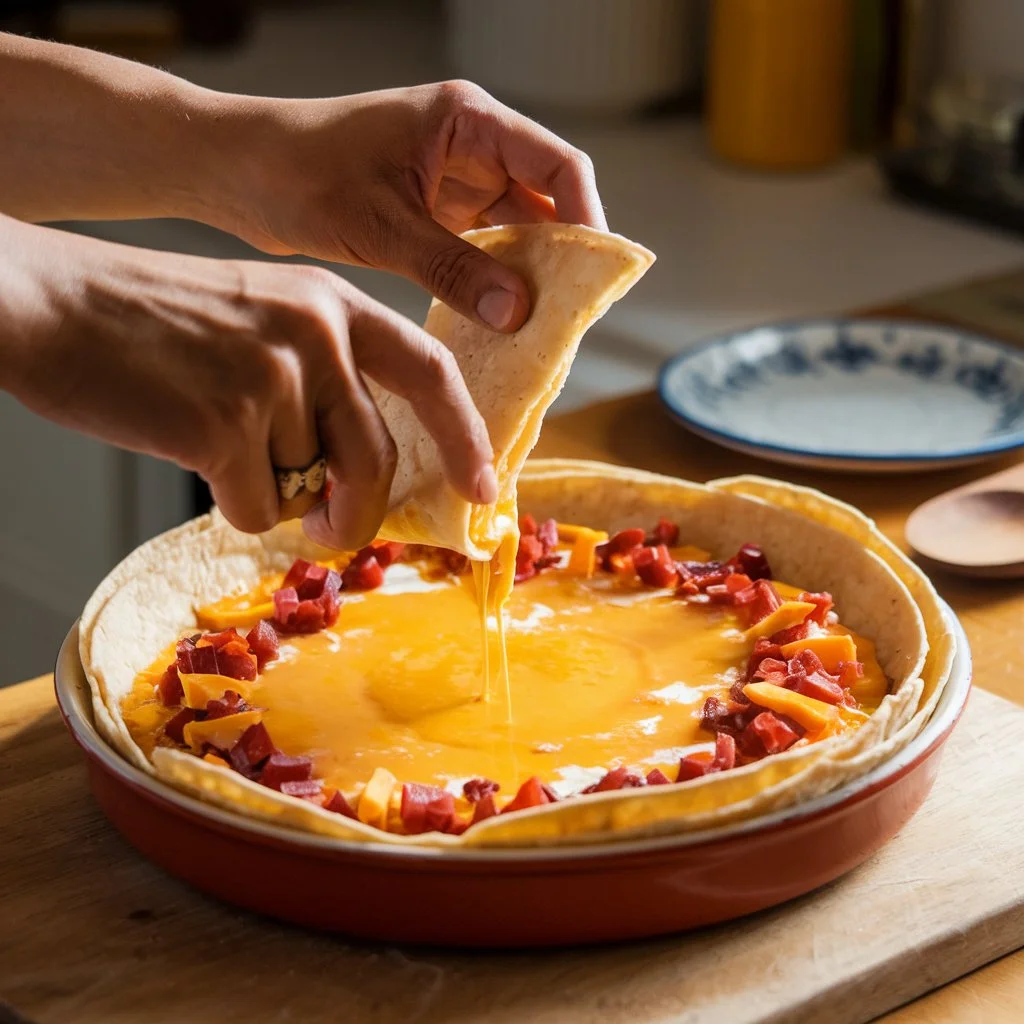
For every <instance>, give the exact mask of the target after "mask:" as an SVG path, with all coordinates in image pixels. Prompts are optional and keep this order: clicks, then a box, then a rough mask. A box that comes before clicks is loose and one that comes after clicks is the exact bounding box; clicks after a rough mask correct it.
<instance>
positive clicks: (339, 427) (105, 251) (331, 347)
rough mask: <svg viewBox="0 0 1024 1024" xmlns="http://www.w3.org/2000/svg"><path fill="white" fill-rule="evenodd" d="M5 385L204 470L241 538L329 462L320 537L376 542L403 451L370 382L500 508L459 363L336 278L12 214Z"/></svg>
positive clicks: (3, 252) (459, 485)
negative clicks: (301, 476) (68, 229)
mask: <svg viewBox="0 0 1024 1024" xmlns="http://www.w3.org/2000/svg"><path fill="white" fill-rule="evenodd" d="M0 264H2V265H3V266H4V267H5V268H7V269H6V270H5V287H4V290H3V293H2V294H0V322H2V323H3V324H4V325H5V331H4V332H3V333H0V387H3V389H4V390H7V391H9V392H11V393H12V394H13V395H14V396H15V397H16V398H18V399H19V400H20V401H22V402H23V403H24V404H25V405H27V406H29V407H30V408H32V409H34V410H35V411H37V412H39V413H41V414H42V415H44V416H46V417H48V418H49V419H51V420H54V421H55V422H58V423H61V424H64V425H66V426H69V427H72V428H74V429H77V430H80V431H82V432H84V433H87V434H91V435H92V436H94V437H97V438H100V439H101V440H105V441H109V442H112V443H113V444H117V445H119V446H121V447H124V448H129V449H132V450H134V451H139V452H144V453H146V454H149V455H155V456H158V457H161V458H165V459H171V460H173V461H174V462H176V463H178V465H180V466H182V467H184V468H186V469H189V470H194V471H195V472H197V473H199V474H200V475H202V476H203V477H204V479H206V480H207V481H208V482H209V484H210V486H211V489H212V491H213V495H214V498H215V500H216V501H217V504H218V506H219V507H220V508H221V510H222V511H223V513H224V515H225V516H226V517H227V518H228V520H229V521H230V522H231V523H233V524H234V525H235V526H236V527H238V528H239V529H241V530H246V531H249V532H259V531H262V530H266V529H269V528H270V527H271V526H273V525H274V524H275V523H276V522H277V521H278V518H279V501H278V493H277V485H276V480H275V477H274V473H273V467H279V468H293V467H304V466H306V465H308V464H309V463H310V462H311V461H312V460H313V459H314V458H315V456H316V455H317V454H318V453H319V452H320V451H321V450H322V452H323V454H324V455H325V457H326V459H327V464H328V469H329V471H330V473H331V476H332V479H333V480H334V488H333V491H332V493H331V497H330V500H329V502H323V503H321V504H320V505H318V506H317V507H316V508H314V509H313V510H312V511H311V512H309V513H308V514H307V516H306V518H305V522H304V525H305V528H306V532H307V533H308V534H309V535H310V536H311V537H312V538H313V539H314V540H316V541H318V542H319V543H322V544H325V545H326V546H329V547H334V548H347V549H351V548H356V547H359V546H360V545H362V544H364V543H366V542H367V541H369V540H370V539H371V538H372V537H373V536H374V534H375V533H376V531H377V528H378V526H379V525H380V523H381V521H382V519H383V518H384V514H385V512H386V510H387V501H388V493H389V490H390V484H391V478H392V474H393V471H394V467H395V449H394V443H393V441H392V439H391V437H390V435H389V433H388V430H387V427H386V426H385V424H384V421H383V420H382V418H381V416H380V414H379V412H378V410H377V408H376V406H375V405H374V402H373V400H372V398H371V397H370V394H369V392H368V391H367V388H366V386H365V384H364V382H363V380H362V377H361V374H362V373H365V374H366V375H367V376H369V377H371V378H372V379H373V380H375V381H377V382H378V383H379V384H380V385H381V386H383V387H384V388H386V389H387V390H389V391H393V392H395V393H397V394H399V395H401V396H403V397H404V398H406V399H408V400H409V401H410V402H411V403H412V405H413V408H414V409H415V411H416V414H417V415H418V416H419V418H420V420H421V422H422V424H423V426H424V428H425V429H426V430H427V431H428V432H429V433H430V435H431V436H432V437H433V438H434V439H435V440H436V442H437V444H438V446H439V448H440V450H441V452H442V455H443V457H444V460H445V467H446V471H447V473H448V476H449V479H450V480H451V483H452V485H453V486H454V487H455V489H456V490H457V491H458V492H459V493H460V494H461V495H462V496H463V497H465V498H467V499H468V500H470V501H473V502H480V503H489V502H492V501H494V500H495V498H496V497H497V485H496V482H495V478H494V471H493V469H492V467H491V459H492V457H493V453H492V451H491V447H490V442H489V441H488V438H487V429H486V426H485V424H484V422H483V420H482V418H481V417H480V414H479V413H478V412H477V410H476V408H475V406H474V405H473V401H472V399H471V397H470V395H469V392H468V391H467V389H466V385H465V383H464V381H463V379H462V376H461V374H460V372H459V369H458V366H457V365H456V363H455V360H454V358H453V357H452V356H451V354H450V353H449V352H448V350H447V349H446V348H444V346H443V345H441V344H440V342H438V341H436V340H435V339H433V338H432V337H430V335H428V334H427V333H426V332H425V331H423V330H422V329H421V328H419V327H417V326H416V325H415V324H413V323H411V322H410V321H408V320H406V319H404V318H403V317H401V316H399V315H398V314H396V313H394V312H392V311H391V310H389V309H387V308H386V307H384V306H382V305H380V304H379V303H377V302H375V301H373V300H372V299H370V298H369V297H368V296H366V295H364V294H363V293H361V292H359V291H358V290H357V289H356V288H354V287H352V286H351V285H349V284H348V283H346V282H345V281H343V280H342V279H341V278H339V277H337V276H336V275H334V274H332V273H330V272H329V271H326V270H323V269H320V268H316V267H304V266H297V265H289V264H269V263H257V262H240V261H221V260H209V259H200V258H197V257H193V256H181V255H177V254H169V253H161V252H150V251H148V250H144V249H133V248H130V247H127V246H119V245H113V244H110V243H107V242H100V241H97V240H95V239H87V238H82V237H79V236H74V235H69V234H66V233H64V232H60V231H55V230H52V229H49V228H40V227H33V226H30V225H25V224H21V223H19V222H18V221H14V220H11V219H9V218H5V217H2V216H0Z"/></svg>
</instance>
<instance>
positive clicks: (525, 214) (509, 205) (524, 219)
mask: <svg viewBox="0 0 1024 1024" xmlns="http://www.w3.org/2000/svg"><path fill="white" fill-rule="evenodd" d="M557 217H558V214H557V213H556V211H555V204H554V203H553V202H552V201H551V200H550V199H548V197H547V196H540V195H537V193H536V192H531V191H530V190H529V189H528V188H524V187H523V186H522V185H520V184H519V182H517V181H510V182H509V186H508V188H507V189H506V190H505V194H504V195H503V196H501V198H500V199H497V200H495V201H494V202H493V203H491V205H490V206H489V207H488V208H487V209H486V210H484V212H483V213H482V214H481V215H480V221H481V222H482V223H484V224H533V223H536V222H537V221H553V220H555V219H556V218H557Z"/></svg>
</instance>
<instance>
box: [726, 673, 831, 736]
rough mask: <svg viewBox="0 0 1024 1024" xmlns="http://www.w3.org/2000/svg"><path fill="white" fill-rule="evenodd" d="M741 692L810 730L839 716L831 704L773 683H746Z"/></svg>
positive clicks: (756, 702)
mask: <svg viewBox="0 0 1024 1024" xmlns="http://www.w3.org/2000/svg"><path fill="white" fill-rule="evenodd" d="M743 692H744V693H745V694H746V696H747V698H748V699H749V700H751V701H753V702H754V703H755V704H758V705H760V706H761V707H763V708H768V709H769V710H770V711H777V712H778V713H779V714H780V715H788V716H789V717H790V718H792V719H793V721H794V722H799V723H800V724H801V725H802V726H803V727H804V728H805V729H808V730H810V731H812V732H813V731H816V730H818V729H822V728H824V727H825V726H826V725H828V724H829V723H831V722H832V721H833V720H836V719H838V717H839V712H838V711H837V710H836V708H834V707H833V706H832V705H831V704H826V703H825V702H824V701H823V700H815V699H814V698H813V697H805V696H804V695H803V694H802V693H796V692H795V691H793V690H787V689H786V688H785V687H784V686H776V685H775V684H774V683H747V685H746V686H744V687H743Z"/></svg>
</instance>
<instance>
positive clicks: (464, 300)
mask: <svg viewBox="0 0 1024 1024" xmlns="http://www.w3.org/2000/svg"><path fill="white" fill-rule="evenodd" d="M398 231H399V233H400V243H399V244H397V245H396V246H395V259H394V262H393V263H391V264H390V265H391V266H392V267H393V268H394V269H396V270H399V271H400V272H401V273H404V274H406V275H408V276H409V277H411V278H413V279H414V280H416V281H418V282H419V283H420V284H422V285H423V287H424V288H426V289H427V290H428V291H429V292H430V293H431V294H432V295H434V296H436V297H437V298H439V299H440V300H441V301H442V302H443V303H444V304H445V305H446V306H450V307H451V308H452V309H454V310H457V311H458V312H460V313H462V314H463V316H467V317H469V318H470V319H472V320H477V321H479V322H481V323H483V324H484V325H485V326H487V327H490V328H491V329H492V330H495V331H501V332H510V331H515V330H517V329H518V328H519V327H521V326H522V324H523V323H524V322H525V320H526V317H527V316H528V315H529V312H530V292H529V289H528V288H527V287H526V284H525V283H524V282H523V281H522V279H521V278H520V277H519V276H518V275H517V274H515V273H514V272H513V271H511V270H509V268H508V267H506V266H503V265H502V264H501V263H499V262H498V261H497V260H496V259H494V258H493V257H491V256H488V255H487V253H485V252H483V251H482V250H480V249H478V248H477V247H476V246H475V245H471V244H470V243H469V242H467V241H465V240H463V239H461V238H459V237H458V236H457V235H454V234H452V233H451V232H450V231H448V230H447V228H444V227H442V226H441V225H440V224H438V223H437V221H435V220H433V219H432V218H431V217H430V216H429V215H427V214H424V213H422V212H417V211H414V210H410V211H409V212H408V215H407V216H406V217H405V219H404V221H403V223H402V224H401V226H400V227H399V228H398Z"/></svg>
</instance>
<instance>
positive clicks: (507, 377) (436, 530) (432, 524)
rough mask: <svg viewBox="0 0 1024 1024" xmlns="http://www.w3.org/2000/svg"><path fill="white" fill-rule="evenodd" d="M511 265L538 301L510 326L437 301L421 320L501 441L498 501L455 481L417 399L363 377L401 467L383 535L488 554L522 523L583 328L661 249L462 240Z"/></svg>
mask: <svg viewBox="0 0 1024 1024" xmlns="http://www.w3.org/2000/svg"><path fill="white" fill-rule="evenodd" d="M463 237H464V238H465V239H466V240H467V241H469V242H472V243H473V244H474V245H476V246H478V247H479V248H481V249H483V250H484V251H485V252H487V253H489V254H490V255H492V256H494V257H495V258H496V259H498V260H500V261H501V262H502V263H504V264H505V265H506V266H509V267H511V268H512V269H513V270H515V271H516V272H517V273H519V275H520V276H521V277H522V278H523V279H524V280H525V281H526V283H527V285H528V286H529V288H530V292H531V295H532V298H533V308H532V310H531V313H530V318H529V319H528V320H527V321H526V323H525V324H523V326H522V327H520V328H519V330H518V331H516V332H515V333H514V334H500V333H498V332H497V331H491V330H489V329H487V328H486V327H482V326H481V325H480V324H478V323H475V322H474V321H472V320H469V319H467V318H466V317H464V316H462V315H461V314H460V313H456V312H455V311H454V310H452V309H450V308H449V307H447V306H445V305H443V304H442V303H440V302H438V301H437V300H435V301H434V302H433V303H432V304H431V307H430V310H429V312H428V313H427V319H426V323H425V324H424V328H425V329H426V330H427V332H428V333H430V334H432V335H434V337H435V338H438V339H439V340H440V341H442V342H444V344H445V346H446V347H447V348H449V349H450V350H451V351H452V353H453V354H454V355H455V359H456V361H457V362H458V364H459V368H460V369H461V371H462V376H463V378H464V379H465V381H466V386H467V387H468V388H469V393H470V394H471V395H472V396H473V401H474V402H475V403H476V407H477V408H478V409H479V410H480V411H481V413H482V414H483V416H484V419H485V420H486V421H487V429H488V433H489V434H490V439H491V445H492V446H493V448H494V468H495V473H496V475H497V478H498V492H499V493H498V500H497V502H496V503H495V504H494V505H473V504H471V503H470V502H468V501H466V500H465V499H464V498H461V497H459V495H458V494H456V492H455V491H454V490H453V489H452V487H451V485H450V484H449V483H448V481H447V478H446V476H445V472H444V464H443V462H442V459H441V454H440V451H439V449H438V447H437V444H436V443H435V442H434V440H433V438H431V437H430V436H429V435H428V434H427V433H426V431H424V429H423V427H422V426H421V425H420V422H419V420H418V419H417V418H416V414H415V412H414V411H413V409H412V407H411V406H410V404H409V403H408V402H407V401H406V400H405V399H404V398H400V397H398V396H397V395H394V394H392V393H391V392H388V391H385V390H384V389H382V388H381V387H379V386H378V385H376V384H374V383H373V381H368V382H367V385H368V387H369V388H370V391H371V393H372V395H373V397H374V400H375V401H376V403H377V406H378V408H379V409H380V412H381V415H382V416H383V418H384V422H385V423H386V424H387V426H388V430H389V431H390V432H391V436H392V437H393V438H394V440H395V446H396V448H397V450H398V463H397V467H396V469H395V476H394V480H393V482H392V485H391V495H390V507H389V511H388V514H387V517H386V518H385V520H384V523H383V525H382V526H381V529H380V532H379V536H380V537H381V539H384V540H392V541H402V542H405V543H411V544H431V545H433V546H435V547H443V548H449V549H451V550H452V551H458V552H460V553H461V554H463V555H467V556H469V557H470V558H473V559H476V560H479V561H485V560H489V559H490V558H491V557H492V556H493V555H494V554H495V552H496V551H497V549H498V545H499V543H500V542H501V540H502V538H503V537H504V536H505V534H506V533H507V531H508V528H509V526H510V525H511V526H512V527H513V528H514V523H515V518H516V516H515V487H516V479H517V478H518V476H519V471H520V470H521V469H522V467H523V463H524V462H525V461H526V458H527V456H528V455H529V454H530V452H531V451H532V450H533V447H534V445H535V444H536V443H537V438H538V436H539V435H540V428H541V421H542V420H543V418H544V413H545V412H546V411H547V409H548V407H549V406H550V405H551V403H552V402H553V401H554V400H555V399H556V398H557V397H558V393H559V392H560V391H561V390H562V385H563V384H564V383H565V378H566V376H567V375H568V373H569V368H570V366H571V365H572V361H573V359H574V358H575V355H576V350H577V349H578V348H579V344H580V340H581V339H582V337H583V335H584V334H585V333H586V331H587V329H588V328H589V327H590V326H591V325H592V324H593V323H594V322H595V321H596V320H598V319H599V318H600V317H602V316H603V315H604V314H605V312H607V310H608V308H609V307H610V306H611V305H612V303H614V302H616V301H617V300H618V299H620V298H621V297H622V296H623V295H625V294H626V292H628V291H629V289H630V288H632V287H633V285H634V284H635V283H636V282H637V281H638V280H639V279H640V278H641V277H642V276H643V275H644V274H645V273H646V272H647V269H648V268H649V267H650V266H651V264H652V263H653V262H654V254H653V253H652V252H650V251H649V250H647V249H645V248H644V247H643V246H641V245H637V243H636V242H631V241H629V239H627V238H623V237H622V236H621V235H613V234H608V233H606V232H603V231H595V230H594V229H593V228H587V227H581V226H579V225H573V224H516V225H510V226H508V227H495V228H481V229H480V230H477V231H469V232H467V233H466V234H465V235H464V236H463Z"/></svg>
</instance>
